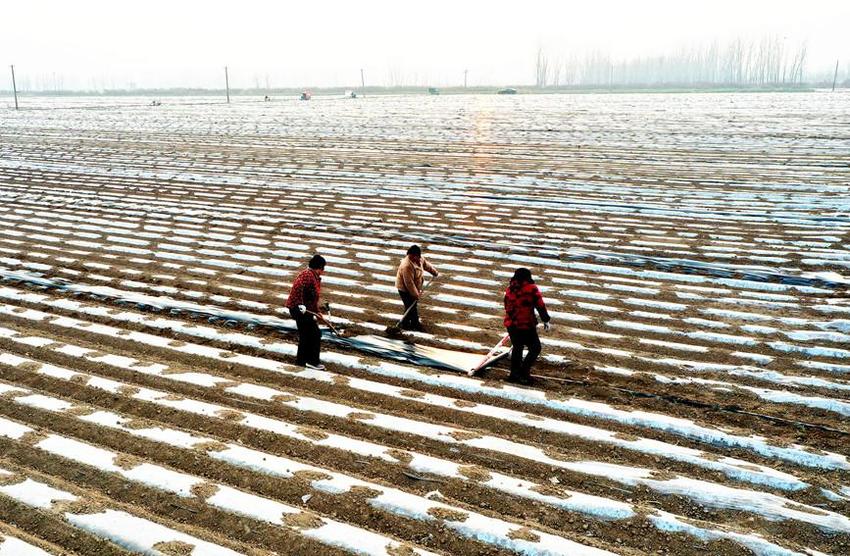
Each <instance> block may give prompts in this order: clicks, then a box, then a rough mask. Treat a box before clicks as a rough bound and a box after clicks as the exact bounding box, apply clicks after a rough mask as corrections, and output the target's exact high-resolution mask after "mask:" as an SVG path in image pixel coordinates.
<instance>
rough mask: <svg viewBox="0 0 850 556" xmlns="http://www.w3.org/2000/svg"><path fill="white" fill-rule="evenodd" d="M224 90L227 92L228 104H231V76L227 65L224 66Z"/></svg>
mask: <svg viewBox="0 0 850 556" xmlns="http://www.w3.org/2000/svg"><path fill="white" fill-rule="evenodd" d="M224 90H225V91H226V93H227V104H230V78H229V77H228V75H227V66H224Z"/></svg>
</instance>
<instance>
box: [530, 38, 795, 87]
mask: <svg viewBox="0 0 850 556" xmlns="http://www.w3.org/2000/svg"><path fill="white" fill-rule="evenodd" d="M806 62H807V46H806V43H805V42H803V43H800V44H797V45H795V46H788V45H786V40H784V39H782V38H781V37H780V36H778V35H768V36H765V37H762V38H761V39H759V40H745V39H742V38H738V39H735V40H733V41H730V42H728V43H726V44H721V43H720V42H718V41H714V42H711V43H709V44H707V45H702V46H689V47H682V48H680V49H678V50H677V51H676V52H673V53H671V54H664V55H659V56H648V57H635V58H631V59H626V60H615V59H614V58H613V57H612V56H611V55H610V54H608V53H606V52H604V51H600V50H594V51H589V52H583V53H571V54H568V55H566V56H556V57H552V56H551V55H550V54H549V52H547V51H546V50H544V49H543V48H542V47H541V48H539V49H538V50H537V53H536V57H535V64H534V68H535V84H536V85H537V86H538V87H564V86H566V87H569V86H597V87H598V86H615V85H616V86H621V85H625V86H662V85H676V86H682V85H688V86H705V85H708V86H740V87H767V86H799V85H802V84H803V83H804V80H805V78H806V73H805V72H806Z"/></svg>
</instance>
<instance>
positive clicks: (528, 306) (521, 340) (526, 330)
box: [505, 268, 550, 385]
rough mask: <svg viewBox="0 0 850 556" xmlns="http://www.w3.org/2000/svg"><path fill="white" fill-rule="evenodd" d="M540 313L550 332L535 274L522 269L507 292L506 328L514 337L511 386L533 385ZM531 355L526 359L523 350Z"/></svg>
mask: <svg viewBox="0 0 850 556" xmlns="http://www.w3.org/2000/svg"><path fill="white" fill-rule="evenodd" d="M535 309H536V310H537V312H538V313H540V318H541V319H542V320H543V327H544V328H545V329H546V330H549V320H550V319H549V313H548V312H547V311H546V304H545V303H544V302H543V294H541V293H540V289H539V288H538V287H537V286H536V285H535V284H534V280H533V279H532V278H531V271H530V270H528V269H527V268H518V269H517V270H516V272H514V277H513V278H511V282H510V284H509V285H508V289H507V290H505V327H506V328H507V329H508V334H509V335H510V337H511V344H513V349H512V350H511V375H510V376H509V377H508V382H517V383H519V384H525V385H528V384H531V367H532V365H534V362H535V361H536V360H537V357H538V356H539V355H540V337H539V336H538V335H537V317H536V316H535V315H534V310H535ZM524 348H528V355H526V356H525V359H523V357H522V355H523V349H524Z"/></svg>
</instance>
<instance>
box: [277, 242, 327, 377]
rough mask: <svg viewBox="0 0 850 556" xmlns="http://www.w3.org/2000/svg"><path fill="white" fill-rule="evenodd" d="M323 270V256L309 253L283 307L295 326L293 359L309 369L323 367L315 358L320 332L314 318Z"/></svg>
mask: <svg viewBox="0 0 850 556" xmlns="http://www.w3.org/2000/svg"><path fill="white" fill-rule="evenodd" d="M324 272H325V259H324V257H322V256H321V255H313V258H312V259H310V262H309V263H308V265H307V269H306V270H303V271H301V272H300V273H299V274H298V276H296V277H295V281H294V282H293V283H292V289H291V290H289V297H288V298H287V299H286V308H287V309H289V314H290V315H292V318H293V319H295V324H296V326H298V353H297V354H296V356H295V362H296V363H297V364H298V365H300V366H302V367H308V368H310V369H320V370H321V369H324V368H325V366H324V365H322V362H321V361H320V360H319V353H320V340H321V338H322V334H321V332H320V331H319V325H318V323H316V318H321V316H320V313H319V295H320V294H321V291H322V274H324Z"/></svg>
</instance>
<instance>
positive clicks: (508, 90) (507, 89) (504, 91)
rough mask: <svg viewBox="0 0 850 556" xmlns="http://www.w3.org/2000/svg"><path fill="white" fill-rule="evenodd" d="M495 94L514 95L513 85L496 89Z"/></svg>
mask: <svg viewBox="0 0 850 556" xmlns="http://www.w3.org/2000/svg"><path fill="white" fill-rule="evenodd" d="M496 94H499V95H515V94H516V89H514V88H513V87H505V88H504V89H499V90H498V91H496Z"/></svg>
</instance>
